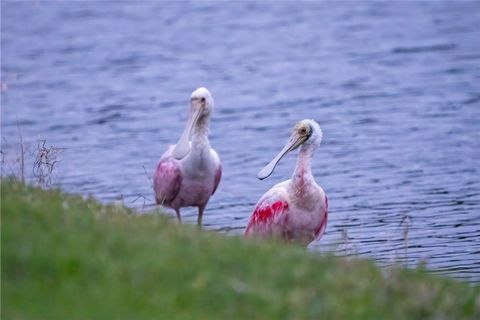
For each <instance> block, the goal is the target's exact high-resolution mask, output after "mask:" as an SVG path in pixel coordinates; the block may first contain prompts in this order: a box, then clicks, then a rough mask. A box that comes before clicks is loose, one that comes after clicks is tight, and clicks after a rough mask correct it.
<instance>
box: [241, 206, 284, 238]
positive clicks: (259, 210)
mask: <svg viewBox="0 0 480 320" xmlns="http://www.w3.org/2000/svg"><path fill="white" fill-rule="evenodd" d="M287 209H288V203H287V202H286V201H276V202H273V203H272V204H265V202H263V203H260V204H259V205H258V206H257V207H256V208H255V211H254V212H253V214H252V216H251V217H250V222H249V223H248V227H247V230H246V231H245V235H246V234H248V233H249V232H250V230H251V228H253V227H254V226H257V225H262V224H265V225H268V224H269V223H270V222H271V221H273V219H274V218H275V217H276V216H277V215H279V214H281V213H282V212H285V211H286V210H287Z"/></svg>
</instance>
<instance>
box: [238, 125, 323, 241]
mask: <svg viewBox="0 0 480 320" xmlns="http://www.w3.org/2000/svg"><path fill="white" fill-rule="evenodd" d="M321 142H322V130H321V129H320V126H319V125H318V123H316V122H315V121H314V120H308V119H307V120H302V121H300V122H299V123H297V124H296V125H295V127H294V129H293V132H292V134H291V136H290V139H289V140H288V142H287V144H286V145H285V147H284V148H283V149H282V151H280V153H279V154H278V155H277V156H276V157H275V158H273V160H272V161H271V162H270V163H269V164H267V165H266V166H265V167H264V168H263V169H262V170H260V172H259V173H258V175H257V177H258V178H259V179H260V180H263V179H265V178H267V177H268V176H270V175H271V174H272V172H273V170H274V169H275V166H276V165H277V163H278V162H279V161H280V159H282V157H283V156H285V155H286V154H287V153H288V152H290V151H293V150H295V149H297V148H298V147H300V152H299V154H298V160H297V166H296V167H295V171H294V173H293V176H292V178H291V179H289V180H287V181H284V182H281V183H279V184H276V185H274V186H273V187H272V188H271V189H270V190H268V191H267V192H266V193H265V194H264V195H263V196H262V197H261V198H260V200H259V201H258V203H257V205H256V207H255V210H254V211H253V214H252V215H251V217H250V221H249V223H248V226H247V229H246V230H245V236H246V237H254V238H277V239H283V240H285V241H287V242H296V243H300V244H303V245H305V246H306V245H308V244H309V243H310V242H312V241H313V240H315V239H319V238H320V237H321V236H322V235H323V233H324V232H325V228H326V226H327V211H328V200H327V196H326V195H325V192H324V191H323V189H322V188H321V187H320V186H319V185H318V184H317V183H316V182H315V179H314V177H313V175H312V170H311V160H312V156H313V153H314V151H315V149H316V148H317V147H318V146H319V145H320V143H321Z"/></svg>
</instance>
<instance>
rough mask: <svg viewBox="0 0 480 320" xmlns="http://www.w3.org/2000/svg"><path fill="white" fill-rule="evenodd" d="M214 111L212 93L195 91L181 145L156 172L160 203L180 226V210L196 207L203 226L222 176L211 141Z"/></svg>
mask: <svg viewBox="0 0 480 320" xmlns="http://www.w3.org/2000/svg"><path fill="white" fill-rule="evenodd" d="M212 111H213V98H212V95H211V94H210V92H209V91H208V90H207V89H206V88H198V89H197V90H195V91H194V92H193V93H192V95H191V97H190V114H189V117H188V121H187V126H186V127H185V130H184V131H183V133H182V136H181V137H180V140H178V143H177V144H176V145H171V146H170V147H169V148H168V150H167V151H166V152H165V153H164V154H163V155H162V157H161V158H160V162H159V163H158V166H157V170H156V171H155V176H154V178H153V189H154V191H155V199H156V202H157V204H161V205H164V206H167V207H170V208H172V209H174V210H175V212H176V214H177V219H178V221H179V222H181V216H180V208H182V207H191V206H194V207H198V220H197V222H198V225H199V226H201V225H202V218H203V211H204V210H205V207H206V206H207V203H208V200H209V199H210V196H211V195H212V194H214V193H215V190H216V189H217V187H218V184H219V182H220V178H221V176H222V166H221V163H220V158H219V157H218V154H217V153H216V152H215V150H213V149H212V148H211V147H210V143H209V141H208V126H209V122H210V115H211V113H212Z"/></svg>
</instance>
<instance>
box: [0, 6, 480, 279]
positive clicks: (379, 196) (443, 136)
mask: <svg viewBox="0 0 480 320" xmlns="http://www.w3.org/2000/svg"><path fill="white" fill-rule="evenodd" d="M1 9H2V14H1V17H2V21H1V30H2V33H1V45H2V49H1V53H2V65H1V71H2V76H1V81H2V90H3V91H2V120H1V124H2V150H3V151H4V153H5V159H4V160H5V162H6V163H7V162H8V161H12V159H14V158H15V154H17V153H18V145H17V146H15V145H16V143H17V141H18V131H20V132H21V133H22V136H23V139H24V140H25V141H26V142H27V143H28V144H29V147H30V150H32V149H34V148H35V145H36V141H37V140H38V139H47V145H53V146H57V147H64V148H66V150H65V151H64V153H63V155H62V162H61V163H60V164H59V165H58V166H57V169H56V170H57V171H56V172H57V175H56V176H55V182H56V184H57V185H60V186H61V187H62V188H63V189H65V190H67V191H69V192H76V193H81V194H93V195H94V196H95V197H97V198H99V199H101V200H102V201H105V202H114V201H118V200H119V199H123V201H124V203H125V204H126V205H128V206H132V207H135V208H139V209H141V208H142V207H143V206H144V203H143V199H138V200H137V201H135V202H133V201H134V200H135V199H136V198H137V197H138V195H144V196H145V197H146V198H147V200H146V202H145V205H146V206H147V207H148V208H151V202H152V201H153V197H152V190H151V182H150V181H149V179H148V177H147V174H146V173H145V170H144V167H145V168H146V171H147V173H148V174H152V173H153V170H154V168H155V165H156V163H157V161H158V158H159V157H160V155H161V154H162V153H163V152H164V150H165V149H166V147H167V145H168V144H170V143H174V142H175V141H176V140H177V139H178V137H179V135H180V133H181V131H182V129H183V127H184V124H185V121H186V116H187V110H188V98H189V95H190V93H191V92H192V91H193V90H194V89H195V88H196V87H199V86H206V87H208V88H209V89H210V90H211V92H212V93H213V96H214V98H215V103H216V108H215V110H214V114H213V119H212V123H211V135H210V141H211V144H212V146H213V147H214V148H215V149H216V150H217V151H218V153H219V154H220V156H221V158H222V161H223V168H224V173H223V180H222V182H221V184H220V187H219V189H218V191H217V193H216V194H215V195H214V197H213V198H211V201H210V203H209V206H208V207H207V212H206V214H205V217H204V222H205V226H206V228H208V229H213V230H218V231H221V232H226V233H229V234H241V233H242V232H243V229H244V227H245V226H246V223H247V219H248V217H249V215H250V213H251V211H252V209H253V207H254V205H255V203H256V201H257V200H258V199H259V197H260V196H261V195H262V194H263V193H264V192H265V191H267V190H268V189H269V188H270V187H271V186H272V185H273V184H275V183H277V182H279V181H281V180H285V179H287V178H288V177H289V176H290V175H291V173H292V171H293V167H294V163H295V156H296V155H294V154H292V155H290V156H289V157H287V158H286V159H284V161H282V162H281V163H280V165H279V166H278V168H277V170H276V172H275V173H274V174H273V175H272V176H271V177H270V178H269V179H267V180H265V181H259V180H257V179H256V178H255V175H256V173H257V171H258V170H259V169H260V168H261V167H262V166H263V165H265V164H266V163H267V162H268V161H269V160H270V159H271V158H272V157H273V156H274V155H275V154H276V153H277V152H278V151H279V150H280V148H281V147H282V146H283V144H284V143H285V141H286V139H287V137H288V135H289V133H290V130H291V128H292V127H293V125H294V124H295V122H297V121H298V120H301V119H304V118H314V119H316V120H317V121H318V122H319V123H320V124H321V126H322V128H323V131H324V142H323V144H322V146H321V147H320V148H319V149H318V151H317V153H316V156H315V160H314V161H313V172H314V175H315V176H316V179H317V181H318V183H319V184H320V185H322V187H323V188H324V190H325V191H326V192H327V194H328V196H329V203H330V214H329V222H328V226H327V232H326V234H325V235H324V237H323V238H322V239H321V240H320V241H319V242H316V243H314V244H312V246H311V247H312V250H321V251H333V252H336V253H337V254H359V255H361V256H364V257H371V258H374V259H375V260H376V261H378V262H379V263H380V264H382V265H383V264H391V263H393V262H395V261H403V262H404V263H406V264H408V265H410V266H415V265H417V264H418V263H426V265H427V267H428V268H430V269H432V270H434V271H436V272H439V273H446V274H449V275H451V276H453V277H457V278H462V279H466V280H468V281H471V282H479V281H480V179H479V166H478V164H479V157H480V130H479V129H480V109H479V108H480V41H479V39H480V31H479V30H480V28H479V24H480V3H479V2H450V3H442V2H421V3H420V2H419V3H416V2H394V3H362V2H348V3H343V4H334V3H303V4H295V3H288V2H282V3H276V4H275V3H265V4H255V3H240V2H234V3H228V4H227V3H225V4H221V5H220V4H218V3H213V2H203V3H180V4H173V3H163V2H145V3H141V4H139V3H134V2H124V3H117V4H115V5H112V4H111V3H102V2H85V3H80V2H75V3H55V2H47V3H45V2H37V1H32V2H17V3H12V2H5V1H2V4H1ZM27 158H29V159H27V160H28V161H29V163H28V164H27V168H28V167H29V166H30V165H31V159H30V158H31V157H28V156H27ZM11 166H14V165H11ZM5 168H6V169H9V168H10V167H8V166H6V165H5V166H4V169H5ZM10 170H11V168H10ZM27 173H28V174H29V175H30V170H28V171H27ZM183 216H184V217H185V220H186V221H190V222H192V223H194V221H195V219H196V211H195V210H194V209H192V210H183ZM407 216H408V217H410V219H409V218H405V217H407ZM402 221H403V223H402ZM407 223H408V228H407V229H408V230H407V231H408V234H407V236H406V238H407V241H405V240H404V238H405V234H404V231H405V230H406V224H407ZM405 248H406V249H405Z"/></svg>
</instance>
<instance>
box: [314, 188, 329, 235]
mask: <svg viewBox="0 0 480 320" xmlns="http://www.w3.org/2000/svg"><path fill="white" fill-rule="evenodd" d="M324 208H325V210H324V213H323V220H322V222H321V223H320V225H319V226H318V227H317V229H316V230H315V239H317V238H320V237H321V236H323V234H324V232H325V229H326V228H327V220H328V198H327V196H326V195H325V207H324Z"/></svg>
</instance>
